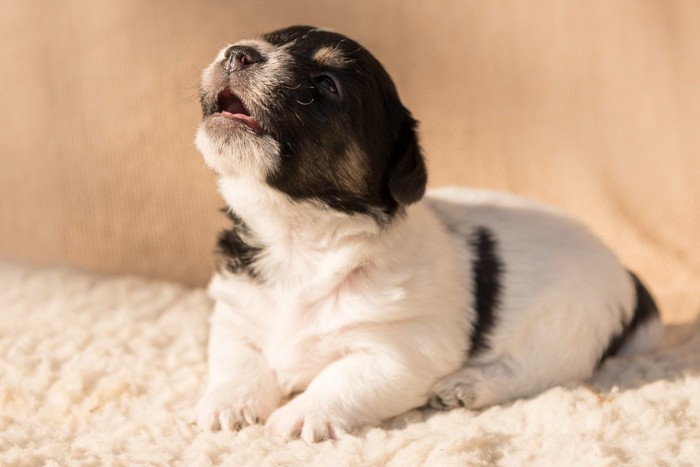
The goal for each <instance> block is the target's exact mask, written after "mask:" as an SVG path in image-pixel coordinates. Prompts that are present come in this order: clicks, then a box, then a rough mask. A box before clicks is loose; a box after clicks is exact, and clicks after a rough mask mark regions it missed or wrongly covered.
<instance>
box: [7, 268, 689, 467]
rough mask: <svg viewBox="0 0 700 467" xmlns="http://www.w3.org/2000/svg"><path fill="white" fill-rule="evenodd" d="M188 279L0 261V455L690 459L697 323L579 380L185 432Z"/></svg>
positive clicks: (197, 339)
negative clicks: (372, 417) (475, 399)
mask: <svg viewBox="0 0 700 467" xmlns="http://www.w3.org/2000/svg"><path fill="white" fill-rule="evenodd" d="M210 308H211V303H210V301H209V300H208V299H207V296H206V294H205V292H204V291H203V290H200V289H195V290H190V289H186V288H184V287H181V286H177V285H173V284H169V283H163V282H155V281H148V280H143V279H137V278H114V279H113V278H102V277H98V276H93V275H87V274H82V273H77V272H74V271H70V270H66V269H43V270H38V269H32V268H27V267H21V266H16V265H8V264H2V265H0V358H1V360H0V464H1V465H144V464H145V465H168V464H181V465H194V466H197V465H216V464H225V465H255V466H257V465H334V466H341V465H351V466H355V465H361V466H364V465H394V466H412V465H431V466H437V465H493V464H500V465H518V466H521V465H533V464H537V465H585V466H592V465H663V464H672V465H678V464H686V465H692V464H695V465H697V463H698V462H700V326H697V325H687V326H684V327H676V328H674V329H670V330H669V331H670V334H671V336H670V337H671V339H670V343H667V345H666V347H665V349H664V350H663V351H660V352H659V353H657V354H655V355H650V356H646V357H637V358H634V359H612V360H610V361H608V363H606V365H605V366H604V367H603V369H602V370H601V371H600V372H599V373H598V374H597V375H596V376H595V377H594V378H593V380H592V381H590V382H589V383H588V384H583V385H571V386H570V387H556V388H553V389H551V390H549V391H546V392H545V393H543V394H540V395H539V396H536V397H533V398H531V399H526V400H519V401H516V402H513V403H510V404H506V405H501V406H496V407H491V408H489V409H486V410H482V411H478V412H475V411H467V410H454V411H451V412H434V411H418V410H415V411H412V412H409V413H406V414H404V415H402V416H399V417H397V418H396V419H394V420H391V421H389V422H387V423H385V424H384V425H383V426H381V427H377V428H368V429H365V430H363V431H361V432H358V433H354V434H353V436H348V437H345V438H343V439H341V440H339V441H334V442H325V443H321V444H317V445H307V444H305V443H304V442H301V441H292V442H288V443H287V442H284V441H283V440H281V439H277V438H275V437H271V436H269V435H266V433H265V431H264V429H263V428H262V427H251V428H247V429H245V430H243V431H241V432H240V433H216V434H214V433H200V432H198V430H197V429H196V428H195V427H194V426H192V425H191V424H190V422H189V419H190V413H191V408H192V406H193V405H194V403H195V402H196V400H197V398H198V396H199V391H200V390H201V389H202V384H203V381H204V374H205V342H206V335H207V316H208V313H209V310H210Z"/></svg>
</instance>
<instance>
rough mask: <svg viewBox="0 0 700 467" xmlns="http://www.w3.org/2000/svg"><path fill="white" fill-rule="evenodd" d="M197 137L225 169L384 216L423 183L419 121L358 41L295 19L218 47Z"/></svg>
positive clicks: (412, 197)
mask: <svg viewBox="0 0 700 467" xmlns="http://www.w3.org/2000/svg"><path fill="white" fill-rule="evenodd" d="M201 103H202V111H203V113H204V119H203V121H202V123H201V125H200V127H199V129H198V131H197V139H196V143H197V146H198V148H199V150H200V151H201V152H202V154H203V155H204V158H205V160H206V161H207V163H208V164H209V165H210V166H211V167H212V168H213V169H214V170H215V171H216V172H218V173H219V174H220V175H222V176H229V177H239V176H244V177H252V178H254V179H256V180H258V181H259V182H262V183H266V184H268V185H269V186H271V187H273V188H274V189H276V190H279V191H281V192H283V193H285V194H287V195H288V196H290V197H291V198H293V199H295V200H312V201H318V202H321V203H323V204H324V205H325V206H329V207H331V208H333V209H336V210H340V211H344V212H348V213H365V214H370V215H373V216H375V217H376V218H378V220H384V221H385V220H387V219H389V218H391V217H392V216H393V214H394V213H395V212H396V211H397V210H398V209H399V208H400V207H401V206H404V205H407V204H410V203H413V202H415V201H417V200H419V199H420V198H421V197H422V196H423V193H424V191H425V185H426V179H427V175H426V169H425V164H424V161H423V157H422V155H421V152H420V149H419V146H418V140H417V136H416V121H415V120H414V119H413V118H412V117H411V114H410V113H409V111H408V110H407V109H406V108H405V107H404V106H403V105H402V104H401V101H400V100H399V97H398V94H397V92H396V88H395V86H394V84H393V82H392V81H391V78H390V77H389V75H388V74H387V73H386V71H385V70H384V68H383V67H382V66H381V64H380V63H379V62H378V61H377V60H376V59H375V58H374V57H373V56H372V55H371V54H370V53H369V52H368V51H367V50H365V49H364V48H363V47H362V46H360V45H359V44H358V43H357V42H355V41H353V40H351V39H349V38H347V37H345V36H342V35H340V34H336V33H333V32H329V31H325V30H321V29H316V28H313V27H308V26H294V27H290V28H286V29H282V30H279V31H275V32H272V33H269V34H265V35H263V36H262V37H261V38H259V39H254V40H245V41H241V42H238V43H236V44H234V45H232V46H229V47H226V48H224V49H222V50H221V51H220V52H219V54H218V55H217V57H216V59H215V60H214V62H213V63H212V64H211V65H209V67H208V68H206V70H205V71H204V73H203V76H202V86H201Z"/></svg>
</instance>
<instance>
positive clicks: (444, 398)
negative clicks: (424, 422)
mask: <svg viewBox="0 0 700 467" xmlns="http://www.w3.org/2000/svg"><path fill="white" fill-rule="evenodd" d="M432 392H433V395H432V397H430V399H429V401H428V403H429V404H430V406H431V407H433V408H435V409H441V410H444V409H453V408H456V407H466V408H469V407H472V406H474V404H475V402H476V391H475V384H474V381H473V380H472V379H471V378H464V377H462V378H447V379H444V380H442V381H439V382H438V383H437V384H436V385H435V387H434V388H433V391H432Z"/></svg>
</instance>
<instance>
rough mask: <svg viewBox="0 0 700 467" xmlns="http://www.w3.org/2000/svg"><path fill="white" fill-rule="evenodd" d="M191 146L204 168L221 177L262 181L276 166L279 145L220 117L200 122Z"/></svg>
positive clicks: (243, 126) (211, 117) (269, 137)
mask: <svg viewBox="0 0 700 467" xmlns="http://www.w3.org/2000/svg"><path fill="white" fill-rule="evenodd" d="M195 144H196V146H197V149H199V151H200V152H201V153H202V155H203V156H204V161H205V162H206V163H207V165H208V166H209V167H210V168H211V169H212V170H214V172H216V173H218V174H219V175H223V176H230V177H235V176H249V177H253V178H256V179H259V180H264V179H265V178H266V177H267V176H268V175H269V174H270V173H272V172H273V171H274V170H275V169H276V168H277V167H278V166H279V163H280V145H279V143H278V142H277V141H276V140H275V139H274V138H273V137H272V136H271V135H269V134H264V133H256V132H255V131H253V130H252V129H250V128H248V127H247V126H246V125H245V124H244V123H242V122H239V121H236V120H231V119H229V118H226V117H222V116H220V115H211V116H209V117H207V118H205V119H204V121H202V123H201V124H200V125H199V128H198V129H197V137H196V138H195Z"/></svg>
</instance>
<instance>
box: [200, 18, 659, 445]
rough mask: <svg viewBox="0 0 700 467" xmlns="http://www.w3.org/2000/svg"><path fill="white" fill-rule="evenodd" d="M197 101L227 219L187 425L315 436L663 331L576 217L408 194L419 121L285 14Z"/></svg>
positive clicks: (523, 387)
mask: <svg viewBox="0 0 700 467" xmlns="http://www.w3.org/2000/svg"><path fill="white" fill-rule="evenodd" d="M201 102H202V109H203V112H204V120H203V122H202V124H201V126H200V127H199V130H198V131H197V138H196V144H197V147H198V148H199V150H200V151H201V152H202V154H203V155H204V158H205V160H206V162H207V163H208V164H209V166H211V168H212V169H213V170H214V171H215V172H216V173H217V174H218V175H219V189H220V191H221V194H222V195H223V197H224V199H225V200H226V203H227V205H228V208H227V210H228V213H229V216H230V218H231V221H232V227H231V228H230V229H229V230H227V231H225V232H223V233H222V234H221V236H220V238H219V244H218V252H219V256H220V259H221V264H220V268H219V271H218V273H217V274H216V275H215V276H214V278H213V279H212V281H211V284H210V287H209V291H210V294H211V296H212V297H213V298H214V299H215V300H216V306H215V310H214V313H213V316H212V319H211V335H210V340H209V376H208V384H207V388H206V390H205V392H204V396H203V397H202V399H201V400H200V402H199V404H198V405H197V408H196V419H197V422H198V424H199V426H200V427H202V428H205V429H213V430H217V429H238V428H241V427H243V426H246V425H250V424H255V423H265V425H266V426H268V427H269V428H270V429H272V430H274V431H276V432H279V433H281V434H283V435H286V436H301V437H302V438H303V439H305V440H307V441H320V440H323V439H327V438H335V437H337V436H339V435H340V434H341V433H342V432H345V431H348V430H352V429H354V428H357V427H359V426H362V425H369V424H376V423H378V422H380V421H382V420H384V419H386V418H389V417H392V416H395V415H398V414H400V413H402V412H404V411H406V410H409V409H411V408H414V407H419V406H422V405H424V404H426V403H430V404H431V405H433V406H434V407H438V408H448V407H457V406H463V407H467V408H479V407H483V406H487V405H490V404H497V403H500V402H504V401H508V400H511V399H513V398H517V397H522V396H527V395H531V394H534V393H537V392H538V391H541V390H543V389H545V388H547V387H550V386H553V385H557V384H561V383H566V382H570V381H583V380H585V379H586V378H588V377H590V376H591V374H592V372H593V371H594V370H595V369H596V367H597V366H598V365H599V364H600V363H601V362H602V360H603V359H604V358H606V357H608V356H610V355H616V354H624V353H633V352H644V351H650V350H652V349H654V347H655V346H656V344H657V342H658V341H659V339H660V337H661V334H662V329H663V328H662V325H661V322H660V320H659V314H658V312H657V310H656V306H655V305H654V301H653V299H652V298H651V296H650V295H649V293H648V292H647V290H646V289H645V288H644V286H643V285H642V284H641V282H639V280H638V279H637V278H636V277H635V276H634V275H632V274H631V273H629V272H627V271H626V270H625V268H624V267H623V266H621V265H620V263H619V262H618V260H617V259H616V258H615V256H614V255H613V254H612V253H611V252H610V251H609V250H608V249H607V248H605V247H604V246H603V245H602V244H601V243H600V242H599V241H598V240H597V239H596V238H595V237H594V236H593V235H592V234H591V233H590V232H589V231H588V230H587V229H586V228H584V227H583V226H581V225H580V224H578V223H577V222H575V221H573V220H571V219H570V218H568V217H566V216H565V215H562V214H561V213H559V212H557V211H555V210H553V209H551V208H548V207H543V206H540V205H538V204H535V203H532V202H530V201H527V200H523V199H520V198H516V197H514V196H510V195H507V194H503V193H495V192H487V191H479V190H469V189H455V188H451V189H441V190H435V191H432V192H431V193H430V194H429V195H428V196H426V197H425V198H424V197H423V195H424V191H425V185H426V179H427V176H426V168H425V164H424V161H423V157H422V154H421V151H420V148H419V146H418V140H417V136H416V122H415V120H414V119H413V118H412V117H411V114H410V113H409V111H408V110H407V109H406V108H405V107H404V106H403V105H402V104H401V101H400V100H399V97H398V94H397V92H396V89H395V87H394V84H393V83H392V81H391V79H390V77H389V76H388V74H387V73H386V72H385V70H384V69H383V68H382V66H381V65H380V64H379V62H378V61H377V60H376V59H375V58H374V57H373V56H372V55H370V53H369V52H367V51H366V50H365V49H364V48H362V47H361V46H360V45H359V44H357V43H356V42H354V41H353V40H351V39H349V38H347V37H345V36H342V35H340V34H336V33H333V32H329V31H326V30H321V29H316V28H312V27H305V26H296V27H291V28H287V29H283V30H280V31H276V32H273V33H270V34H266V35H264V36H262V37H261V38H259V39H255V40H247V41H242V42H239V43H237V44H235V45H233V46H230V47H226V48H224V49H223V50H222V51H221V52H220V53H219V54H218V56H217V57H216V59H215V60H214V62H213V63H212V64H211V65H210V66H209V67H208V68H207V69H206V70H205V71H204V74H203V77H202V88H201Z"/></svg>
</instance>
